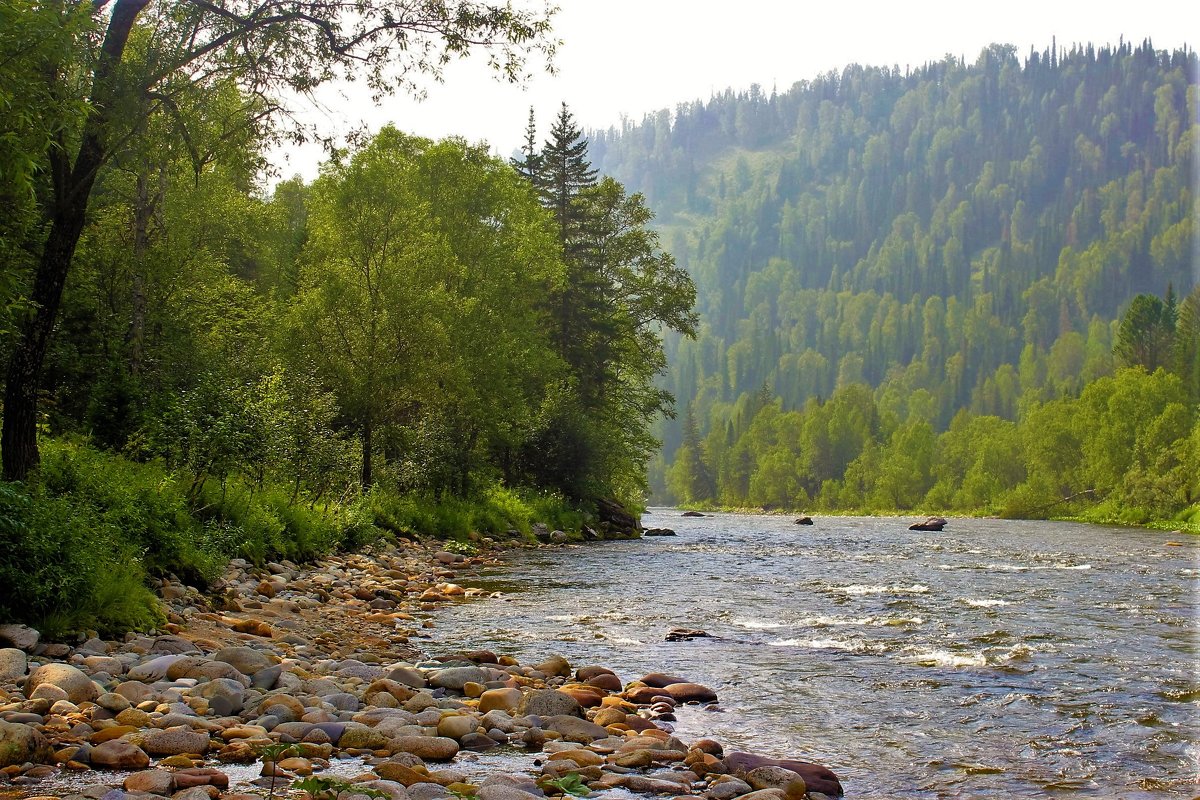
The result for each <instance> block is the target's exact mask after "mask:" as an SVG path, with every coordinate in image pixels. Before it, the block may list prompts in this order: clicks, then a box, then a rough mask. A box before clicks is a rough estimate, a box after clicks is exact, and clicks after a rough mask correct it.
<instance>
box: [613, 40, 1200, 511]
mask: <svg viewBox="0 0 1200 800" xmlns="http://www.w3.org/2000/svg"><path fill="white" fill-rule="evenodd" d="M1197 72H1198V62H1197V57H1196V54H1195V52H1194V51H1191V50H1189V49H1187V48H1184V49H1181V50H1176V51H1173V52H1167V51H1161V50H1156V49H1155V48H1154V47H1153V45H1152V44H1151V43H1150V42H1148V41H1147V42H1142V43H1141V44H1137V45H1135V44H1132V43H1129V42H1124V41H1122V42H1120V43H1118V44H1115V45H1109V46H1101V47H1096V46H1093V45H1090V44H1089V45H1075V46H1073V47H1071V48H1069V49H1067V48H1063V47H1061V46H1059V45H1058V44H1057V43H1055V44H1052V45H1051V46H1050V47H1047V48H1046V49H1045V50H1042V51H1038V50H1030V51H1029V52H1028V53H1027V54H1024V55H1023V56H1022V54H1019V53H1018V52H1017V51H1016V50H1015V49H1014V48H1012V47H1011V46H1006V45H992V46H990V47H988V48H985V49H984V50H983V51H982V52H981V53H980V54H979V56H978V58H977V59H976V60H975V61H974V62H970V61H967V60H964V59H961V58H958V57H947V58H945V59H942V60H940V61H937V62H932V63H929V64H926V65H925V66H923V67H920V68H916V69H911V70H904V71H902V70H899V69H897V68H888V67H870V66H861V65H850V66H848V67H846V68H845V69H843V70H841V71H838V72H830V73H828V74H825V75H821V76H819V77H817V78H816V79H813V80H810V81H803V82H800V83H797V84H796V85H794V86H792V87H790V88H789V89H787V90H780V91H778V92H776V91H771V92H765V91H763V90H762V89H760V88H758V87H752V88H751V89H750V90H749V91H745V92H734V91H727V92H723V93H720V94H717V95H715V96H714V97H712V98H711V99H709V100H707V101H703V102H700V101H697V102H693V103H688V104H684V105H681V106H679V107H678V108H676V109H675V110H674V111H673V112H672V111H663V112H659V113H657V114H653V115H649V116H647V117H646V118H645V119H643V120H642V121H641V122H640V123H632V122H631V123H626V124H625V125H624V126H623V127H622V128H620V129H613V130H609V131H602V132H597V133H596V134H595V135H594V136H593V146H594V152H595V153H596V154H597V159H596V160H597V164H598V165H600V167H601V168H602V169H604V170H605V171H607V172H609V173H610V174H612V175H614V176H616V177H618V178H619V179H620V180H622V181H624V182H625V183H626V184H627V185H629V186H631V187H632V188H635V189H639V190H641V191H644V192H645V193H646V196H647V198H648V201H649V202H650V204H651V206H652V207H653V208H654V209H655V210H656V212H657V213H658V215H659V218H658V223H659V226H660V231H661V234H662V236H663V238H664V241H666V242H668V243H669V245H670V248H671V250H672V252H673V253H675V255H676V256H677V257H678V258H679V260H680V263H682V264H684V265H685V266H687V268H688V269H689V270H690V271H691V273H692V274H693V276H694V277H695V280H696V284H697V297H698V304H697V309H698V311H699V312H700V315H701V320H702V322H701V325H700V330H699V335H698V336H697V338H696V339H695V340H694V341H689V340H682V339H679V340H675V339H669V340H668V355H669V360H670V363H671V368H670V373H669V376H668V379H667V381H666V383H665V385H666V386H667V387H668V388H670V389H671V390H672V391H673V392H674V393H675V394H676V396H677V397H678V398H679V402H680V405H681V407H686V406H688V405H690V406H691V407H692V417H693V419H694V422H695V425H696V427H697V429H698V430H699V432H700V434H701V436H702V437H706V436H708V435H709V434H711V433H712V432H713V431H720V435H721V436H724V435H725V432H726V429H727V428H728V426H729V424H730V423H732V424H733V425H734V426H735V427H736V426H737V424H738V423H737V417H738V415H739V414H742V415H743V416H744V415H745V408H746V407H747V405H748V404H749V405H753V400H754V398H755V397H757V396H759V394H760V390H762V387H764V386H765V387H766V389H765V393H766V395H768V396H770V397H773V398H778V402H779V404H780V408H781V411H783V412H784V413H790V412H801V411H803V409H805V408H807V407H809V404H810V403H811V402H813V401H817V402H818V403H828V402H831V400H832V398H833V396H834V395H835V393H837V392H839V391H842V390H845V389H847V388H848V387H850V386H851V385H856V384H861V385H865V386H866V387H869V389H870V391H871V393H872V397H873V399H874V401H875V402H876V403H877V404H878V405H879V406H880V407H881V408H882V409H885V410H887V411H888V412H892V413H896V414H897V415H898V416H899V418H900V419H901V420H904V419H907V418H908V417H909V416H910V414H913V413H916V414H919V415H921V416H923V417H925V418H927V419H928V421H929V424H930V425H931V426H932V428H933V430H934V431H935V432H936V433H939V434H940V433H942V432H945V431H947V430H948V429H949V428H950V426H951V424H952V423H953V421H954V420H956V419H958V418H959V414H960V412H962V411H963V410H964V409H965V410H966V411H968V412H969V413H970V414H972V415H974V416H995V417H998V418H1000V419H1004V420H1006V421H1009V422H1017V421H1019V419H1020V418H1021V414H1022V412H1023V409H1025V408H1028V407H1030V406H1032V405H1033V404H1035V403H1049V402H1051V401H1054V400H1057V399H1060V398H1063V397H1068V396H1070V397H1076V396H1078V395H1079V394H1080V393H1081V392H1082V391H1083V389H1084V387H1086V386H1087V385H1089V384H1090V383H1092V382H1094V381H1096V380H1098V379H1101V378H1103V377H1106V376H1109V375H1111V374H1113V370H1114V368H1115V366H1116V365H1118V364H1119V363H1121V361H1120V358H1118V359H1117V360H1114V354H1113V348H1114V346H1115V345H1116V344H1117V340H1118V334H1119V330H1118V328H1119V326H1120V319H1121V318H1122V317H1123V315H1125V314H1126V312H1127V311H1129V310H1131V304H1133V303H1141V304H1143V306H1144V304H1145V303H1146V302H1147V301H1146V300H1144V299H1143V300H1142V301H1135V298H1136V297H1137V296H1138V295H1144V296H1146V297H1156V298H1159V299H1160V302H1164V301H1163V298H1165V297H1166V295H1167V293H1168V290H1169V289H1172V290H1173V291H1174V292H1175V293H1176V295H1177V296H1178V297H1179V298H1184V297H1186V296H1187V295H1188V294H1190V292H1191V291H1192V289H1193V287H1194V286H1195V285H1196V274H1195V268H1194V265H1195V253H1196V249H1195V248H1196V245H1195V242H1196V239H1195V231H1194V225H1195V186H1194V180H1193V179H1192V177H1191V176H1192V175H1194V170H1195V164H1194V157H1195V142H1196V137H1197V135H1198V131H1197V125H1196V119H1197V114H1196V109H1197V80H1196V76H1197ZM1142 310H1143V311H1144V310H1145V308H1144V307H1143V309H1142ZM1160 350H1161V348H1160ZM1161 352H1162V353H1163V354H1164V355H1163V356H1162V357H1161V358H1160V359H1159V360H1158V361H1157V362H1147V367H1148V371H1149V372H1151V373H1152V372H1153V371H1154V369H1155V368H1156V367H1158V366H1166V367H1170V368H1172V369H1175V370H1176V372H1177V374H1178V375H1179V378H1180V380H1181V381H1183V383H1184V384H1185V386H1187V387H1189V388H1188V391H1189V392H1191V391H1193V389H1192V388H1190V387H1192V386H1194V380H1195V378H1194V369H1191V368H1189V369H1188V370H1184V371H1180V370H1179V369H1178V368H1177V365H1172V364H1168V363H1167V360H1169V359H1168V356H1167V355H1165V353H1166V351H1165V350H1161ZM680 416H681V417H683V416H684V415H680ZM683 423H684V420H682V419H680V420H675V421H668V422H666V423H664V425H663V427H662V428H661V432H662V434H663V438H664V442H665V446H664V451H663V458H662V459H659V460H656V462H655V464H654V465H652V469H651V472H652V481H653V483H654V486H655V488H656V491H657V492H658V495H657V496H658V497H660V498H662V499H669V498H670V497H671V496H672V495H671V493H670V492H669V491H668V485H667V482H666V480H665V479H666V476H667V474H668V472H667V470H668V469H669V468H670V467H671V465H672V463H676V462H677V457H676V453H677V448H678V447H679V446H680V445H681V444H682V443H683V441H684V436H685V429H686V426H685V425H684V424H683ZM814 490H815V491H819V487H813V486H809V487H808V489H807V490H806V491H810V493H811V491H814ZM739 496H742V495H739ZM675 497H676V498H678V497H679V496H678V495H675Z"/></svg>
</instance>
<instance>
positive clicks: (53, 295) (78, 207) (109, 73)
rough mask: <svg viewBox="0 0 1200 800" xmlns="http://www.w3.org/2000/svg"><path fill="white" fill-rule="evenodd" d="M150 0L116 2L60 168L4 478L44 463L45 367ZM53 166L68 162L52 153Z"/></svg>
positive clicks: (15, 389)
mask: <svg viewBox="0 0 1200 800" xmlns="http://www.w3.org/2000/svg"><path fill="white" fill-rule="evenodd" d="M149 1H150V0H117V2H116V4H115V5H114V6H113V11H112V17H110V18H109V23H108V30H107V32H106V33H105V36H104V45H103V47H102V49H101V53H100V58H99V60H98V61H97V62H96V68H95V71H94V72H93V82H92V86H93V88H92V112H91V114H90V115H89V116H88V118H87V121H86V122H85V123H84V126H83V133H82V137H81V139H80V143H79V153H78V155H76V157H75V163H74V164H73V165H72V166H71V168H70V171H69V174H68V172H67V170H65V169H55V170H53V172H54V181H53V183H54V199H53V201H52V202H53V206H52V208H51V213H50V232H49V233H48V234H47V236H46V245H45V247H44V248H43V249H42V257H41V259H40V260H39V262H38V268H37V273H36V274H35V275H34V279H33V292H32V294H31V296H30V300H32V301H33V305H34V308H35V310H34V312H33V314H32V315H31V316H30V317H28V318H27V319H26V320H25V321H24V322H23V323H22V324H21V327H20V332H19V335H18V338H17V342H16V345H15V347H14V348H13V352H12V356H11V357H10V359H9V362H8V372H7V379H6V383H5V385H4V425H3V429H2V430H0V461H2V464H3V478H4V480H7V481H21V480H25V478H26V477H27V476H28V475H29V472H30V470H32V469H33V468H35V467H36V466H37V465H38V461H39V460H40V455H39V453H38V447H37V419H38V407H37V404H38V394H39V393H40V391H41V378H42V364H43V362H44V361H45V360H46V350H47V349H48V347H49V345H50V335H51V333H52V332H53V330H54V322H55V318H56V317H57V316H58V306H59V302H60V301H61V300H62V292H63V286H64V285H66V282H67V274H68V273H69V272H70V270H71V261H72V259H73V258H74V257H75V247H76V245H78V244H79V236H80V234H81V233H82V232H83V225H84V222H85V219H86V216H87V207H88V199H89V197H90V195H91V193H92V185H93V184H95V182H96V174H97V172H98V171H99V169H100V166H101V165H102V164H103V163H104V161H105V159H106V158H107V156H108V150H107V145H106V143H105V138H106V134H107V132H108V126H109V123H110V121H111V115H112V113H113V105H114V104H113V103H112V102H110V101H111V100H112V94H113V91H112V86H111V82H112V77H113V73H114V71H115V70H116V67H117V65H118V64H119V63H120V61H121V55H122V54H123V53H124V52H125V43H126V42H127V41H128V39H129V31H130V30H131V29H132V27H133V23H134V21H135V20H136V19H137V16H138V14H140V13H141V12H142V10H143V9H144V8H145V7H146V6H147V5H148V4H149ZM51 163H52V164H61V163H62V159H61V158H60V157H57V156H52V158H51Z"/></svg>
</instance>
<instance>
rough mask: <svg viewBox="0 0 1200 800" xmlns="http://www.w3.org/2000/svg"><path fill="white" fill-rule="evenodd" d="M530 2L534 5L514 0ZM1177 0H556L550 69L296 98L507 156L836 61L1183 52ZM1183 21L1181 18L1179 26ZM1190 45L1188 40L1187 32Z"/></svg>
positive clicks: (323, 119)
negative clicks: (508, 77) (418, 92)
mask: <svg viewBox="0 0 1200 800" xmlns="http://www.w3.org/2000/svg"><path fill="white" fill-rule="evenodd" d="M514 4H515V5H517V6H519V7H528V6H530V5H535V4H536V0H516V1H515V2H514ZM1189 5H1190V4H1189V3H1188V2H1185V0H1165V1H1164V0H1139V2H1130V1H1129V0H1124V1H1123V2H1111V0H1089V1H1088V2H1082V1H1081V0H990V1H989V2H971V1H970V0H966V1H965V2H964V0H907V1H905V0H856V1H855V2H846V1H845V0H841V1H840V2H839V1H838V0H823V2H821V3H813V2H805V1H804V0H790V1H789V0H559V6H560V9H559V11H558V13H556V14H555V15H554V17H553V27H554V33H553V35H554V37H555V38H557V39H559V40H560V41H561V44H560V46H559V48H558V55H557V56H556V58H555V67H556V73H555V74H553V75H551V74H548V73H546V72H545V71H544V70H543V69H542V62H540V61H534V62H532V63H531V64H530V66H531V69H532V72H533V74H532V77H531V78H530V79H529V80H528V81H527V82H526V83H525V84H524V85H522V86H512V85H506V84H502V83H498V82H497V81H495V80H494V79H493V78H492V77H491V76H490V73H489V71H488V69H487V66H486V64H485V62H484V59H482V58H478V57H473V58H468V59H464V60H461V61H458V62H455V63H454V64H452V65H451V66H450V67H448V68H447V70H446V72H445V76H444V77H445V80H444V82H443V83H442V84H436V83H431V84H429V85H428V88H427V97H426V99H424V100H423V101H420V102H418V101H414V100H411V99H409V98H406V97H398V96H397V97H392V98H389V99H387V100H386V101H385V102H384V104H383V105H382V106H379V107H376V106H374V105H373V104H372V103H371V101H370V98H369V94H368V93H367V92H366V90H365V89H362V88H360V87H358V86H355V85H353V84H350V85H346V84H339V85H337V86H327V87H324V88H323V89H322V90H321V92H320V94H319V95H318V98H317V99H318V103H317V104H315V105H314V104H311V103H306V102H304V101H296V103H297V106H296V107H297V109H298V112H299V115H300V117H301V118H303V119H306V120H308V121H310V122H313V123H315V124H316V125H317V126H318V128H320V129H321V130H322V131H323V132H324V133H326V134H334V135H343V134H345V133H346V132H348V131H351V130H354V129H358V128H362V127H364V126H365V127H366V128H367V129H368V130H370V131H376V130H378V129H379V128H381V127H382V126H384V125H386V124H388V123H391V124H394V125H395V126H396V127H398V128H400V129H401V130H403V131H406V132H409V133H414V134H418V135H421V136H427V137H430V138H435V139H436V138H442V137H446V136H462V137H463V138H465V139H467V140H468V141H470V142H473V143H475V142H480V141H483V142H487V143H488V144H489V145H490V146H491V148H492V150H493V151H494V152H495V153H496V154H498V155H500V156H504V157H507V156H509V155H511V154H512V153H513V152H514V151H515V150H516V149H517V148H518V147H519V146H520V144H521V142H522V140H523V138H524V133H525V126H526V122H527V119H528V115H529V109H530V107H533V109H534V112H535V115H536V116H537V119H538V136H539V140H544V138H545V136H546V133H547V131H548V130H549V126H550V123H551V121H552V120H553V117H554V115H555V114H557V113H558V109H559V105H560V103H562V102H564V101H565V102H566V103H567V104H568V105H569V106H570V108H571V110H572V112H573V113H574V114H575V118H576V120H577V121H578V122H579V124H580V126H581V127H582V128H584V129H585V130H588V129H602V128H608V127H610V126H618V127H619V126H620V124H621V120H622V118H623V117H627V118H628V119H630V120H632V121H634V122H636V121H639V120H641V118H642V117H643V115H645V114H647V113H651V112H654V111H657V110H659V109H662V108H674V107H675V106H676V105H677V104H679V103H684V102H689V101H692V100H696V99H700V100H707V99H708V98H709V97H711V96H712V95H713V94H715V93H719V92H721V91H723V90H724V89H726V88H733V89H735V90H743V89H748V88H749V87H750V86H751V84H755V83H757V84H759V85H760V86H762V87H763V89H764V90H765V91H767V92H769V91H770V90H771V89H772V88H773V87H775V88H778V90H779V91H784V90H786V89H787V88H788V87H790V86H791V85H792V84H793V83H795V82H796V81H800V80H808V79H812V78H815V77H816V76H818V75H820V74H822V73H825V72H828V71H829V70H839V71H840V70H841V68H842V67H844V66H845V65H847V64H852V63H858V64H863V65H872V66H889V67H890V66H899V67H900V68H901V69H903V68H904V67H906V66H912V67H918V66H920V65H922V64H924V63H926V62H929V61H936V60H939V59H941V58H942V57H943V56H945V55H947V54H951V55H955V56H962V57H964V58H966V60H967V62H968V63H970V62H972V61H974V60H975V57H976V56H978V54H979V52H980V51H981V50H982V49H983V48H984V47H986V46H987V45H989V44H992V43H1001V44H1012V45H1016V47H1017V52H1018V54H1019V56H1021V57H1022V58H1023V57H1024V56H1025V55H1026V54H1027V53H1028V52H1029V48H1030V46H1034V47H1036V48H1037V49H1038V50H1039V51H1041V50H1043V49H1045V48H1046V47H1048V46H1049V44H1050V40H1051V37H1052V36H1053V37H1056V38H1057V41H1058V44H1059V46H1060V47H1068V48H1069V47H1070V45H1071V44H1073V43H1087V42H1091V43H1093V44H1096V45H1102V44H1116V42H1117V41H1118V40H1119V38H1120V37H1122V36H1124V38H1125V40H1126V41H1132V42H1134V43H1140V42H1141V41H1142V40H1143V39H1145V38H1150V39H1151V40H1152V41H1153V43H1154V46H1155V47H1156V48H1158V49H1160V50H1162V49H1167V50H1170V49H1174V48H1177V47H1181V46H1183V45H1185V44H1186V45H1187V46H1188V47H1195V46H1196V44H1197V43H1196V41H1194V38H1195V34H1196V32H1197V31H1200V12H1196V11H1195V10H1194V9H1193V11H1192V12H1187V11H1186V10H1185V9H1186V8H1187V7H1189ZM1189 15H1191V16H1190V21H1189ZM1189 34H1190V35H1191V36H1192V37H1193V39H1191V40H1189V39H1188V38H1187V36H1188V35H1189ZM269 158H270V160H271V161H272V163H273V164H274V166H275V168H276V170H277V173H278V174H277V177H280V178H286V177H290V176H291V175H294V174H299V175H301V176H302V177H304V178H305V179H306V180H308V179H312V178H314V177H316V175H317V171H318V166H319V163H320V161H321V159H322V153H321V151H320V149H319V148H318V147H316V146H304V147H295V146H288V147H287V148H286V149H279V150H276V151H273V152H272V153H271V154H270V156H269Z"/></svg>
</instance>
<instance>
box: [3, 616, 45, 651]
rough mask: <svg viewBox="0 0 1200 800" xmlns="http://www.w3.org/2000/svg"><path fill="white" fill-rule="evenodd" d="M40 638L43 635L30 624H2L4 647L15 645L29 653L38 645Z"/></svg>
mask: <svg viewBox="0 0 1200 800" xmlns="http://www.w3.org/2000/svg"><path fill="white" fill-rule="evenodd" d="M40 638H42V635H41V634H40V633H38V632H37V631H35V630H34V629H33V628H31V627H29V626H28V625H17V624H15V623H9V624H7V625H0V645H3V646H4V647H15V648H17V649H18V650H24V651H25V652H26V653H28V652H30V651H31V650H33V648H35V647H37V643H38V639H40Z"/></svg>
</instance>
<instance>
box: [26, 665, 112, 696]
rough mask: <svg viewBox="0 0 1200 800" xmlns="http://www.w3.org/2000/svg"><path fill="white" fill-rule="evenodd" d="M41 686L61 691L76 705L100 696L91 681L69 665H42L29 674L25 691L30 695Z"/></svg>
mask: <svg viewBox="0 0 1200 800" xmlns="http://www.w3.org/2000/svg"><path fill="white" fill-rule="evenodd" d="M42 684H48V685H50V686H57V687H58V688H60V689H62V690H63V691H64V692H66V693H67V699H68V700H70V701H71V702H72V703H75V704H76V705H78V704H79V703H82V702H84V701H87V700H95V699H96V698H97V697H99V696H100V689H99V687H97V686H96V684H95V683H94V682H93V681H92V679H91V678H89V677H88V676H87V675H84V674H83V673H82V672H80V671H79V670H78V669H76V668H75V667H72V666H71V665H70V664H59V663H51V664H43V665H42V666H40V667H38V668H37V669H35V670H34V671H33V672H31V673H30V674H29V678H28V679H27V680H26V681H25V691H26V693H31V692H33V691H34V690H35V689H37V687H39V686H41V685H42Z"/></svg>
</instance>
